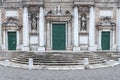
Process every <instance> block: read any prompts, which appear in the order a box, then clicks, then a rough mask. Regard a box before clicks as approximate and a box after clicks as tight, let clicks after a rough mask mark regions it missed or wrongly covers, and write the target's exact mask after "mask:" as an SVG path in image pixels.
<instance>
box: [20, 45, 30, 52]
mask: <svg viewBox="0 0 120 80" xmlns="http://www.w3.org/2000/svg"><path fill="white" fill-rule="evenodd" d="M29 50H30V48H29V47H26V46H23V47H22V51H29Z"/></svg>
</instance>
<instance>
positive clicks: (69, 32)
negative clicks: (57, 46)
mask: <svg viewBox="0 0 120 80" xmlns="http://www.w3.org/2000/svg"><path fill="white" fill-rule="evenodd" d="M67 27H68V39H67V41H68V43H67V47H68V48H70V47H71V35H72V34H71V33H72V30H71V22H70V21H69V22H68V26H67Z"/></svg>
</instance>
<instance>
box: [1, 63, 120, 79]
mask: <svg viewBox="0 0 120 80" xmlns="http://www.w3.org/2000/svg"><path fill="white" fill-rule="evenodd" d="M0 80H120V65H118V66H115V67H109V68H101V69H89V70H27V69H18V68H10V67H3V66H0Z"/></svg>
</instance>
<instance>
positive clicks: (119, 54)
mask: <svg viewBox="0 0 120 80" xmlns="http://www.w3.org/2000/svg"><path fill="white" fill-rule="evenodd" d="M111 58H112V59H114V60H118V59H119V58H120V53H117V52H116V53H112V54H111Z"/></svg>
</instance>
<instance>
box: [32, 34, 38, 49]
mask: <svg viewBox="0 0 120 80" xmlns="http://www.w3.org/2000/svg"><path fill="white" fill-rule="evenodd" d="M37 48H38V34H37V33H31V34H30V50H32V51H36V50H37Z"/></svg>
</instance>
